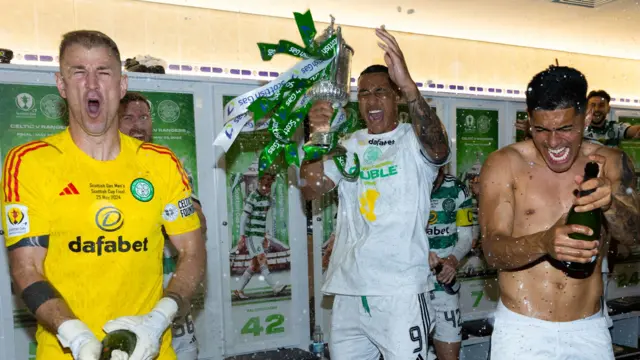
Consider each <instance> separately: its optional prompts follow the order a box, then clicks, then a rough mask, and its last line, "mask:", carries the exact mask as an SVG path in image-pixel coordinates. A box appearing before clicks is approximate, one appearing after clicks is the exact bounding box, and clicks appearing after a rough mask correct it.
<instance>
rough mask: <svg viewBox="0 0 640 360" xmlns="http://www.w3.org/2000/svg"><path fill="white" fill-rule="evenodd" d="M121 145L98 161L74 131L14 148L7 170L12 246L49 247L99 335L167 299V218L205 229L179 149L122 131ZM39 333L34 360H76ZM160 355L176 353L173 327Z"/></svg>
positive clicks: (171, 229) (50, 273) (5, 208)
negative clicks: (164, 265)
mask: <svg viewBox="0 0 640 360" xmlns="http://www.w3.org/2000/svg"><path fill="white" fill-rule="evenodd" d="M120 144H121V151H120V154H119V155H118V156H117V158H116V159H114V160H111V161H97V160H95V159H93V158H91V157H89V156H88V155H87V154H85V153H84V152H83V151H82V150H80V149H79V148H78V147H77V146H76V145H75V143H74V142H73V140H72V139H71V135H70V133H69V130H68V129H67V130H64V131H62V132H60V133H58V134H56V135H53V136H50V137H47V138H44V139H42V140H39V141H33V142H30V143H27V144H24V145H21V146H17V147H15V148H13V149H11V150H10V151H9V152H8V153H7V156H6V158H5V161H4V170H3V171H4V172H3V174H2V188H3V194H2V198H1V200H2V219H3V226H4V229H5V241H6V246H7V248H8V251H11V250H13V249H16V248H20V247H24V246H41V247H46V248H47V249H48V250H47V255H46V259H45V261H44V275H45V277H46V279H47V280H48V281H49V282H50V283H51V284H52V285H53V286H54V287H55V288H56V289H57V290H58V292H59V293H60V294H61V295H62V297H63V298H64V300H65V301H66V302H67V304H69V307H70V308H71V310H72V311H73V313H74V314H75V315H76V316H77V317H78V318H79V319H80V320H82V321H83V322H85V323H86V324H87V325H88V326H89V328H90V329H91V330H92V331H93V333H94V334H95V335H96V337H97V338H98V339H100V340H101V339H102V338H103V337H104V336H105V333H104V331H103V330H102V326H103V325H104V324H105V323H106V322H107V321H109V320H112V319H115V318H117V317H120V316H129V315H143V314H145V313H148V312H149V311H151V310H152V308H153V307H154V305H155V304H156V302H157V301H158V300H159V299H160V298H161V297H162V289H163V288H162V250H163V247H164V238H163V235H162V230H161V228H162V226H163V225H164V227H165V229H166V232H167V234H169V235H178V234H182V233H186V232H190V231H193V230H196V229H198V228H199V227H200V222H199V220H198V216H197V215H196V214H195V211H194V208H193V204H192V202H191V188H190V185H189V180H188V177H187V174H186V172H185V171H184V169H183V168H182V165H181V163H180V161H179V160H178V158H177V157H176V156H175V155H174V154H173V152H171V150H169V149H167V148H166V147H163V146H158V145H153V144H149V143H143V142H141V141H139V140H136V139H134V138H131V137H129V136H126V135H123V134H120ZM36 339H37V342H38V350H37V355H36V358H37V359H46V360H72V356H71V354H70V352H69V350H68V349H63V348H62V347H61V345H60V343H59V342H58V339H57V338H56V336H55V334H52V333H50V332H49V331H47V330H46V329H44V328H43V327H42V326H39V327H38V331H37V333H36ZM158 359H160V360H169V359H176V355H175V353H174V351H173V350H172V349H171V332H170V331H166V332H165V334H164V336H163V339H162V346H161V350H160V356H159V357H158Z"/></svg>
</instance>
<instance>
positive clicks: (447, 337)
mask: <svg viewBox="0 0 640 360" xmlns="http://www.w3.org/2000/svg"><path fill="white" fill-rule="evenodd" d="M431 304H433V310H434V311H435V314H436V319H435V331H434V333H433V339H434V340H438V341H442V342H448V343H456V342H461V341H462V326H460V293H457V294H455V295H449V294H447V293H446V292H444V291H432V292H431Z"/></svg>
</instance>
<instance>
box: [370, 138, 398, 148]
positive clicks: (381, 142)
mask: <svg viewBox="0 0 640 360" xmlns="http://www.w3.org/2000/svg"><path fill="white" fill-rule="evenodd" d="M395 143H396V141H395V140H380V139H371V140H369V145H377V146H386V145H393V144H395Z"/></svg>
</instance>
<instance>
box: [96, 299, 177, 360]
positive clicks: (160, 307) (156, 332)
mask: <svg viewBox="0 0 640 360" xmlns="http://www.w3.org/2000/svg"><path fill="white" fill-rule="evenodd" d="M177 312H178V304H177V303H176V302H175V300H173V299H170V298H162V299H160V301H158V303H157V304H156V307H154V308H153V310H151V312H150V313H148V314H146V315H140V316H123V317H119V318H117V319H115V320H111V321H109V322H107V323H106V324H105V325H104V326H103V329H104V331H106V332H107V333H110V332H112V331H116V330H129V331H131V332H132V333H134V334H136V338H137V342H136V347H135V349H134V350H133V354H131V356H129V358H128V360H151V359H153V358H154V357H155V356H156V355H158V352H159V351H160V338H161V336H162V334H163V333H164V331H165V330H166V329H167V328H168V327H169V325H171V322H172V321H173V318H174V317H175V315H176V313H177ZM111 358H112V359H115V358H114V357H113V355H112V357H111ZM83 360H84V359H83ZM118 360H127V359H118Z"/></svg>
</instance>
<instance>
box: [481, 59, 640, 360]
mask: <svg viewBox="0 0 640 360" xmlns="http://www.w3.org/2000/svg"><path fill="white" fill-rule="evenodd" d="M527 88H528V89H529V90H528V91H527V94H526V95H527V108H528V112H529V119H530V120H529V121H530V122H531V124H530V125H531V139H529V140H526V141H522V142H518V143H515V144H512V145H510V146H507V147H505V148H502V149H500V150H499V151H496V152H494V153H492V154H491V155H490V156H489V158H488V159H487V161H486V162H485V164H484V165H483V167H482V171H481V175H480V187H481V190H480V191H481V193H482V196H481V197H480V225H481V228H482V233H483V236H484V238H483V240H482V241H483V249H484V253H485V255H486V258H487V261H488V263H489V265H491V266H493V267H495V268H496V269H498V271H499V278H498V280H499V284H500V302H499V304H498V308H497V310H496V312H495V324H494V331H493V335H492V338H491V359H492V360H500V359H520V360H522V359H560V358H562V359H569V358H570V359H613V350H612V347H611V337H610V334H609V331H608V329H607V325H606V321H605V319H604V318H603V316H602V313H601V305H600V301H601V295H602V277H601V276H600V271H601V263H602V257H601V256H598V257H597V263H596V267H595V270H594V271H593V273H591V275H590V276H588V277H586V278H583V279H576V278H572V277H569V276H568V275H567V274H566V273H565V272H563V265H562V263H561V262H562V261H571V262H580V263H587V262H590V261H591V258H592V256H594V255H598V254H600V253H605V251H606V246H607V244H606V243H607V241H606V239H608V238H609V235H610V236H613V237H615V238H617V239H619V240H620V241H622V242H626V243H632V242H636V241H637V239H638V236H639V235H638V234H639V233H640V220H639V218H640V216H639V211H638V204H639V202H638V201H639V200H638V194H637V193H636V192H635V190H634V187H635V176H634V171H633V164H632V162H631V161H630V159H629V158H628V157H627V156H626V155H625V154H624V153H623V152H621V151H619V150H617V149H612V148H607V147H604V146H601V145H598V144H594V143H590V142H588V141H586V140H585V141H583V132H584V129H585V127H586V126H588V125H589V122H590V118H591V115H590V114H586V109H587V106H586V104H587V96H586V95H587V81H586V80H585V78H584V76H583V75H582V74H581V73H580V72H579V71H577V70H575V69H572V68H568V67H551V68H549V69H547V70H545V71H543V72H541V73H539V74H537V75H536V76H535V77H534V78H533V79H532V80H531V82H530V83H529V86H528V87H527ZM589 161H595V162H597V163H598V164H599V166H600V177H598V178H597V179H593V180H590V181H587V182H584V183H582V174H583V172H584V167H585V165H586V163H587V162H589ZM578 188H580V189H582V190H589V189H596V191H595V192H594V193H592V194H591V195H588V196H585V197H582V198H580V199H578V198H576V197H575V196H574V191H575V190H576V189H578ZM574 204H575V205H577V207H576V211H578V212H582V211H589V210H592V209H595V208H601V209H602V211H603V213H604V217H605V222H606V224H607V228H608V232H609V234H606V235H604V236H603V237H602V239H601V241H594V242H589V241H580V240H573V239H570V238H569V237H568V235H569V234H571V233H583V234H586V233H590V232H591V231H592V230H591V229H589V228H587V227H584V226H578V225H568V226H567V225H563V224H564V223H565V221H566V214H567V212H568V211H569V209H570V208H571V206H572V205H574Z"/></svg>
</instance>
